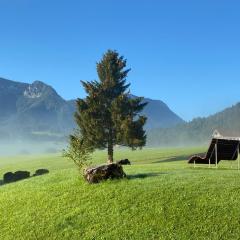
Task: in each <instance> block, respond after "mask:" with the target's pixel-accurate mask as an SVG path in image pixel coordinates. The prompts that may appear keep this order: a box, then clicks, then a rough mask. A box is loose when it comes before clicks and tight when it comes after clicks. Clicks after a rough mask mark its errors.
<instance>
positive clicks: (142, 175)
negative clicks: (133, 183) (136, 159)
mask: <svg viewBox="0 0 240 240" xmlns="http://www.w3.org/2000/svg"><path fill="white" fill-rule="evenodd" d="M164 174H169V173H138V174H130V175H127V179H142V178H149V177H157V176H160V175H164Z"/></svg>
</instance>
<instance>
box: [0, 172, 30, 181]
mask: <svg viewBox="0 0 240 240" xmlns="http://www.w3.org/2000/svg"><path fill="white" fill-rule="evenodd" d="M29 177H30V172H28V171H16V172H15V173H12V172H7V173H5V174H4V175H3V181H4V183H10V182H16V181H19V180H23V179H26V178H29Z"/></svg>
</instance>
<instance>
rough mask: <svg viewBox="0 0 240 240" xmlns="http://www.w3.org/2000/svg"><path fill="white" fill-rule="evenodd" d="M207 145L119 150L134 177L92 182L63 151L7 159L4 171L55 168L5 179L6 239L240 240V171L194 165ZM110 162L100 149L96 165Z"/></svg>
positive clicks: (0, 233)
mask: <svg viewBox="0 0 240 240" xmlns="http://www.w3.org/2000/svg"><path fill="white" fill-rule="evenodd" d="M205 150H206V148H204V147H201V148H185V149H182V148H181V149H180V148H179V149H147V148H146V149H144V150H141V151H133V152H132V151H130V150H117V151H116V154H115V159H121V158H126V156H127V157H128V158H129V160H130V161H131V162H132V165H131V166H124V171H125V172H126V173H127V175H128V177H127V178H126V179H123V180H113V181H106V182H102V183H100V184H92V185H89V184H88V183H86V182H85V181H84V180H83V178H82V177H81V176H79V172H78V171H77V169H76V168H75V166H74V165H73V164H72V162H70V161H67V160H66V159H63V158H62V157H60V154H59V156H58V155H42V156H21V157H20V156H19V157H6V158H1V159H0V174H1V175H3V174H4V173H5V172H7V171H16V170H27V171H31V173H33V172H34V171H35V170H36V169H38V168H47V169H49V171H50V173H49V174H47V175H43V176H39V177H34V178H30V179H26V180H23V181H19V182H16V183H12V184H6V185H1V186H0V213H1V218H0V226H1V230H0V239H4V240H5V239H24V240H26V239H239V235H240V228H239V225H240V172H239V171H237V170H235V168H236V165H237V163H236V162H235V163H233V168H232V169H230V168H229V167H230V164H229V162H227V163H224V162H223V161H222V162H221V163H220V165H219V168H218V169H215V168H212V169H208V168H206V167H199V168H193V167H192V166H189V165H188V164H187V161H186V160H187V158H188V157H189V155H191V154H195V153H199V152H204V151H205ZM105 161H106V152H105V151H98V152H96V153H94V156H93V165H94V164H99V163H103V162H105Z"/></svg>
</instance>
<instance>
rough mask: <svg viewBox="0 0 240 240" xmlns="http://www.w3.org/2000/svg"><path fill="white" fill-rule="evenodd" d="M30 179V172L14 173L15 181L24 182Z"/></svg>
mask: <svg viewBox="0 0 240 240" xmlns="http://www.w3.org/2000/svg"><path fill="white" fill-rule="evenodd" d="M29 177H30V172H28V171H17V172H15V173H14V178H15V181H19V180H23V179H25V178H29Z"/></svg>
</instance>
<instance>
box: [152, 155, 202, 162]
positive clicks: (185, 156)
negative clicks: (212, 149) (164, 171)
mask: <svg viewBox="0 0 240 240" xmlns="http://www.w3.org/2000/svg"><path fill="white" fill-rule="evenodd" d="M193 155H197V156H203V155H205V153H196V154H192V155H180V156H173V157H169V158H166V159H163V160H158V161H155V162H153V163H169V162H178V161H183V160H186V161H187V160H188V159H189V158H190V157H192V156H193Z"/></svg>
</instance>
